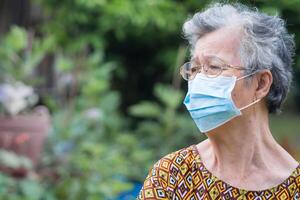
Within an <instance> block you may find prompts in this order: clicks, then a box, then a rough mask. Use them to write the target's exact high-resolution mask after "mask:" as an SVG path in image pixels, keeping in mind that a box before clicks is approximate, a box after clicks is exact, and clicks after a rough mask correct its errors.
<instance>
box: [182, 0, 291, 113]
mask: <svg viewBox="0 0 300 200" xmlns="http://www.w3.org/2000/svg"><path fill="white" fill-rule="evenodd" d="M232 25H236V26H239V27H240V28H241V29H242V33H243V37H242V38H241V45H240V56H241V61H242V63H243V65H244V66H245V67H246V68H247V70H246V73H251V72H254V71H256V70H260V69H270V71H271V73H272V75H273V83H272V85H271V88H270V91H269V93H268V95H267V97H266V103H267V106H268V111H269V113H280V112H281V110H280V107H281V104H282V102H283V101H284V100H285V98H286V96H287V93H288V91H289V87H290V84H291V81H292V68H291V65H292V64H293V57H294V54H295V42H294V35H292V34H289V33H288V32H287V29H286V27H285V22H284V21H283V20H282V19H281V18H279V17H278V16H269V15H267V14H264V13H261V12H259V11H258V10H257V9H256V8H249V7H247V6H245V5H242V4H238V3H235V4H222V3H214V4H211V5H210V6H209V7H208V8H207V9H206V10H204V11H203V12H198V13H196V14H195V15H194V16H193V17H191V18H189V19H188V20H187V21H186V22H185V23H184V25H183V34H184V37H185V38H186V39H187V40H188V41H189V44H190V47H191V48H190V51H191V55H193V54H194V49H195V45H196V42H197V41H198V39H199V38H200V37H202V36H203V35H205V34H207V33H209V32H212V31H215V30H217V29H220V28H222V27H226V26H232Z"/></svg>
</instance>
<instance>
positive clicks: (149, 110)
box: [129, 101, 161, 117]
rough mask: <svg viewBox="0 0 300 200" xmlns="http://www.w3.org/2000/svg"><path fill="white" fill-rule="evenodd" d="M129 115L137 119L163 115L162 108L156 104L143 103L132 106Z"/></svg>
mask: <svg viewBox="0 0 300 200" xmlns="http://www.w3.org/2000/svg"><path fill="white" fill-rule="evenodd" d="M129 113H130V114H131V115H133V116H136V117H158V116H159V115H160V114H161V108H160V106H159V105H158V104H156V103H153V102H149V101H143V102H141V103H139V104H136V105H133V106H131V107H130V108H129Z"/></svg>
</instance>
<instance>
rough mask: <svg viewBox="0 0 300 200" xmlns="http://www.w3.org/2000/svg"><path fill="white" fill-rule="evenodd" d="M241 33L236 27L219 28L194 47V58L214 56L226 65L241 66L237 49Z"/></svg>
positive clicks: (201, 39)
mask: <svg viewBox="0 0 300 200" xmlns="http://www.w3.org/2000/svg"><path fill="white" fill-rule="evenodd" d="M240 40H241V33H240V30H239V29H238V28H237V27H226V28H221V29H218V30H216V31H213V32H211V33H207V34H206V35H204V36H203V37H201V38H200V39H199V40H198V41H197V43H196V46H195V51H194V55H193V57H194V58H197V59H199V60H201V59H202V56H216V57H219V58H221V59H222V60H224V61H226V62H228V64H235V65H239V64H241V60H240V55H239V47H240Z"/></svg>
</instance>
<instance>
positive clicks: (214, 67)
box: [209, 65, 221, 70]
mask: <svg viewBox="0 0 300 200" xmlns="http://www.w3.org/2000/svg"><path fill="white" fill-rule="evenodd" d="M209 69H211V70H219V69H221V67H220V66H216V65H210V66H209Z"/></svg>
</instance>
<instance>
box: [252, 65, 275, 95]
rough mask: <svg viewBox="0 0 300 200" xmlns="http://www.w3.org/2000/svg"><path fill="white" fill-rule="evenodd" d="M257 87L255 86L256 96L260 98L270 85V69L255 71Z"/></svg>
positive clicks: (271, 77)
mask: <svg viewBox="0 0 300 200" xmlns="http://www.w3.org/2000/svg"><path fill="white" fill-rule="evenodd" d="M256 79H257V87H256V91H255V94H256V98H257V99H262V98H264V97H265V96H267V94H268V93H269V90H270V88H271V85H272V83H273V76H272V73H271V71H270V70H262V71H260V72H258V73H257V75H256Z"/></svg>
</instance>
